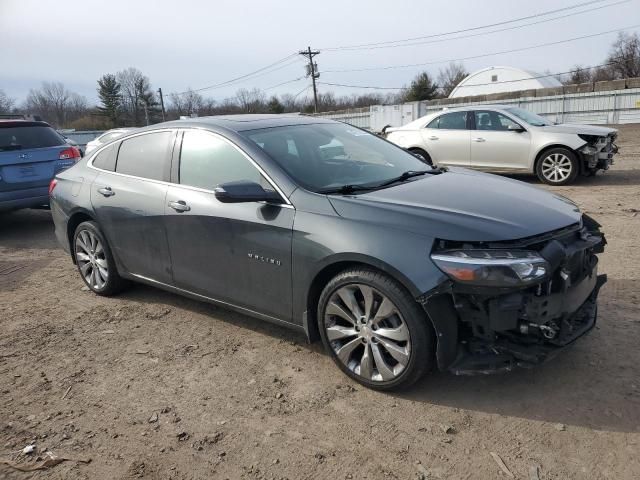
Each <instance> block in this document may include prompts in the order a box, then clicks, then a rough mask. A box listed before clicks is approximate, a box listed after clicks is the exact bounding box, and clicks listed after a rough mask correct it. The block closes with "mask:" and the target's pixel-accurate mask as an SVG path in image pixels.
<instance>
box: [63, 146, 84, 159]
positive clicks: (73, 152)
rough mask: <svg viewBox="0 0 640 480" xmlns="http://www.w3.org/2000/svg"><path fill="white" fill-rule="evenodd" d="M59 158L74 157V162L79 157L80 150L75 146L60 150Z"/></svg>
mask: <svg viewBox="0 0 640 480" xmlns="http://www.w3.org/2000/svg"><path fill="white" fill-rule="evenodd" d="M58 159H59V160H70V159H74V160H75V161H76V162H77V161H78V160H79V159H80V150H78V148H77V147H69V148H65V149H64V150H61V151H60V155H59V156H58Z"/></svg>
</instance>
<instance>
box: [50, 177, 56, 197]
mask: <svg viewBox="0 0 640 480" xmlns="http://www.w3.org/2000/svg"><path fill="white" fill-rule="evenodd" d="M57 184H58V181H57V180H56V179H55V178H54V179H53V180H51V182H49V196H51V194H52V193H53V189H54V188H56V185H57Z"/></svg>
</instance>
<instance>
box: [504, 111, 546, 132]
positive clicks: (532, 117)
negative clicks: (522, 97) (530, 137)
mask: <svg viewBox="0 0 640 480" xmlns="http://www.w3.org/2000/svg"><path fill="white" fill-rule="evenodd" d="M505 111H507V112H509V113H510V114H511V115H515V116H516V117H518V118H519V119H520V120H524V121H525V122H527V123H528V124H529V125H533V126H534V127H546V126H549V125H553V123H552V122H550V121H549V120H547V119H546V118H544V117H541V116H540V115H536V114H535V113H531V112H529V111H527V110H524V109H522V108H518V107H511V108H505Z"/></svg>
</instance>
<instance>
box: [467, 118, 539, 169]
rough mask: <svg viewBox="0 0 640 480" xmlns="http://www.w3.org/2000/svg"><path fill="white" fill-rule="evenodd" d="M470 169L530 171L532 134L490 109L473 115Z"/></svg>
mask: <svg viewBox="0 0 640 480" xmlns="http://www.w3.org/2000/svg"><path fill="white" fill-rule="evenodd" d="M473 116H474V120H475V130H472V131H471V167H472V168H479V169H486V170H523V169H528V168H529V149H530V148H531V134H530V133H529V132H528V131H526V130H525V129H524V128H522V127H521V126H520V125H519V124H518V123H516V122H515V121H514V120H511V119H510V118H509V117H507V116H506V115H503V114H502V113H499V112H494V111H491V110H478V111H475V112H473Z"/></svg>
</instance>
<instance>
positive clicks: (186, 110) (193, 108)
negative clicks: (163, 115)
mask: <svg viewBox="0 0 640 480" xmlns="http://www.w3.org/2000/svg"><path fill="white" fill-rule="evenodd" d="M170 98H171V106H170V107H169V108H170V109H173V110H175V113H176V116H180V115H191V114H196V115H199V114H200V113H201V110H203V107H204V105H205V101H204V98H202V95H200V94H199V93H197V92H194V91H193V90H191V89H189V90H187V91H186V92H185V93H183V94H177V93H172V94H171V95H170Z"/></svg>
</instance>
